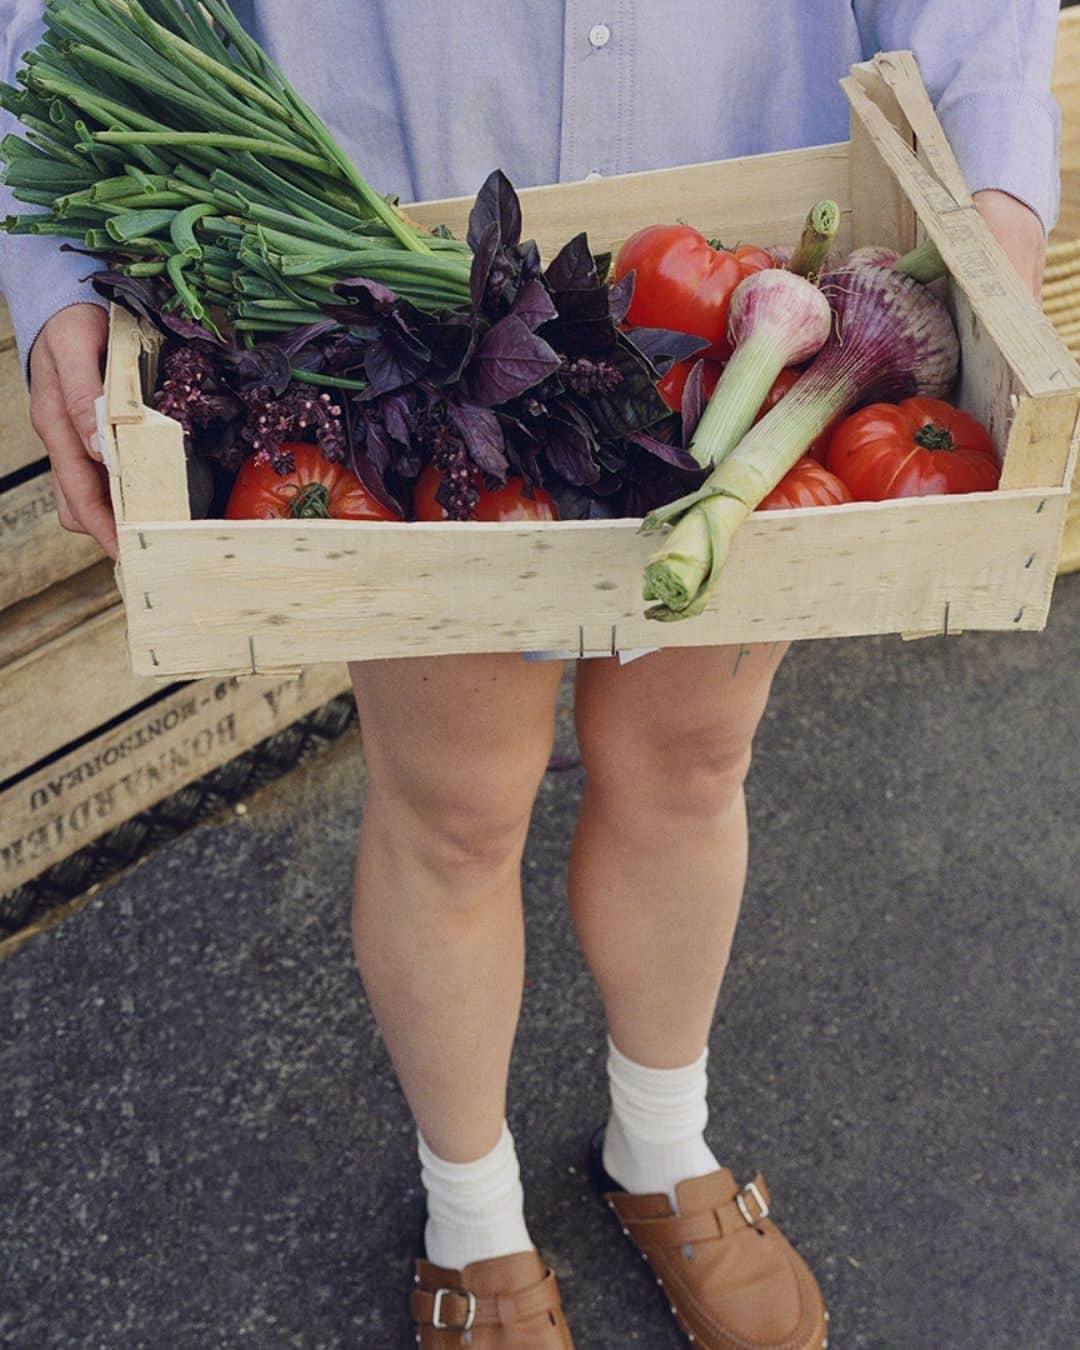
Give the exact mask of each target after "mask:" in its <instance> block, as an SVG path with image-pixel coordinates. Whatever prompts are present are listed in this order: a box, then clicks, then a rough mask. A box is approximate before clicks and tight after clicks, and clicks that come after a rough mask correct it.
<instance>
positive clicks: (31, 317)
mask: <svg viewBox="0 0 1080 1350" xmlns="http://www.w3.org/2000/svg"><path fill="white" fill-rule="evenodd" d="M8 303H9V307H10V309H11V326H12V328H13V329H14V330H15V345H16V346H17V347H18V349H19V355H20V356H21V357H22V369H23V376H24V378H25V379H26V382H27V384H29V383H30V348H31V347H32V346H33V345H34V343H35V342H36V341H37V336H38V334H39V333H40V332H41V330H42V329H43V328H44V327H45V325H46V324H47V323H48V322H49V320H50V319H51V318H52V316H53V315H54V314H59V313H60V311H61V310H62V309H67V308H68V306H69V305H98V306H99V307H100V308H101V309H105V310H107V309H108V308H109V303H108V301H107V300H103V299H102V298H101V296H100V295H98V293H97V291H95V290H94V288H93V287H92V286H91V285H90V284H89V282H87V283H85V284H84V283H80V282H76V283H75V284H74V285H73V286H70V287H65V288H63V289H61V290H59V291H53V292H51V293H50V294H48V295H41V296H35V297H34V299H32V300H27V299H25V298H24V297H22V296H20V297H17V298H16V297H14V296H12V297H10V298H9V302H8Z"/></svg>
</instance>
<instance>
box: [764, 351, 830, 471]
mask: <svg viewBox="0 0 1080 1350" xmlns="http://www.w3.org/2000/svg"><path fill="white" fill-rule="evenodd" d="M801 374H802V371H800V370H797V369H796V368H795V367H794V366H788V367H787V368H786V369H785V370H782V371H781V372H780V374H779V375H777V377H776V379H775V380H773V382H772V388H771V389H770V390H769V392H768V393H767V394H766V395H765V402H764V403H763V404H762V405H761V408H760V409H759V411H758V415H757V417H755V418H754V421H755V422H760V421H761V419H762V418H763V417H764V416H765V414H766V413H767V412H768V411H769V409H770V408H771V407H772V406H773V404H774V403H779V402H780V400H781V399H782V398H783V397H784V395H785V394H786V393H787V392H788V391H789V390H790V388H791V386H792V385H793V384H794V383H795V381H796V380H797V379H798V378H799V376H800V375H801ZM842 420H843V414H842V413H841V415H840V416H839V417H835V418H833V420H832V421H831V422H830V423H829V425H828V426H827V427H826V428H825V430H824V431H823V432H822V433H821V435H820V436H818V437H816V438H815V439H814V440H812V441H811V442H810V444H809V445H808V446H807V448H806V453H807V454H808V455H809V456H810V458H811V459H816V460H817V462H818V463H819V464H824V463H825V452H826V451H827V450H828V448H829V437H830V436H831V435H832V433H833V428H834V427H836V426H838V425H839V423H840V422H841V421H842Z"/></svg>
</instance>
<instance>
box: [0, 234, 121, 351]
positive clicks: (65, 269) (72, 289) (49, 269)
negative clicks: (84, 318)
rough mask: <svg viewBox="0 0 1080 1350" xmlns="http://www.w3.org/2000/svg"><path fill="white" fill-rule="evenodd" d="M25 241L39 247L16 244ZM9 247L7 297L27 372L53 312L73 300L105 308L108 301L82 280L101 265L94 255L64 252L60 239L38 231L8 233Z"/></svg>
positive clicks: (5, 270) (5, 276)
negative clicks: (38, 235)
mask: <svg viewBox="0 0 1080 1350" xmlns="http://www.w3.org/2000/svg"><path fill="white" fill-rule="evenodd" d="M2 237H3V236H0V238H2ZM24 242H25V243H26V244H34V245H38V246H39V247H36V248H27V249H25V250H24V249H22V248H19V247H17V245H20V244H23V243H24ZM4 251H5V254H6V256H5V257H4V266H3V284H4V292H5V298H6V300H7V302H8V308H9V309H10V311H11V324H12V328H13V329H14V331H15V343H16V346H17V347H18V349H19V355H20V357H21V358H22V368H23V371H24V372H26V371H28V370H29V361H30V349H31V347H33V345H34V342H35V340H36V339H37V335H38V334H39V333H40V332H41V330H42V328H43V327H44V326H45V324H46V323H47V322H48V321H49V319H51V318H52V316H53V315H54V314H57V313H59V311H60V310H62V309H67V308H68V306H69V305H83V304H91V305H100V306H101V308H103V309H107V308H108V306H107V304H106V302H105V301H104V300H103V299H102V298H101V296H99V295H98V294H97V292H96V291H95V290H94V288H93V287H92V286H91V285H90V283H89V282H88V281H83V280H82V278H83V277H85V276H86V275H87V273H89V272H93V271H94V270H95V267H97V266H99V264H95V262H94V260H93V259H92V258H80V257H76V256H72V255H70V254H65V253H61V252H59V250H58V249H57V247H56V241H55V240H53V239H49V238H40V239H39V238H35V237H34V236H33V235H28V236H23V235H17V236H14V237H12V238H9V239H6V240H5V241H4Z"/></svg>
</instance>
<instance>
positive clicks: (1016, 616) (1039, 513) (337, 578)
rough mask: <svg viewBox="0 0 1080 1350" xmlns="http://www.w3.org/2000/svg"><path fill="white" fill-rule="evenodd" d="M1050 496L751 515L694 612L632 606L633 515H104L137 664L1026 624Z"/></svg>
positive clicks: (1041, 592)
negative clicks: (135, 520) (496, 519)
mask: <svg viewBox="0 0 1080 1350" xmlns="http://www.w3.org/2000/svg"><path fill="white" fill-rule="evenodd" d="M1066 497H1067V494H1066V492H1065V490H1064V489H1062V488H1058V489H1055V490H1049V491H1047V492H1016V493H1002V492H998V493H985V494H975V495H972V496H968V497H950V498H933V499H924V500H922V501H916V502H912V501H897V502H881V503H863V504H857V505H852V506H843V507H831V508H816V509H810V510H804V511H775V512H768V513H762V514H760V515H756V516H753V517H751V519H750V520H749V521H748V522H747V524H746V525H745V526H744V527H743V529H742V530H741V531H740V532H739V534H738V536H737V537H736V540H735V545H734V548H733V550H732V555H731V558H730V560H729V562H728V564H727V566H726V567H725V569H724V571H723V573H722V575H721V578H720V582H719V585H718V587H717V591H716V594H715V596H714V598H713V601H712V603H711V605H710V607H709V609H708V611H707V612H706V613H705V614H704V615H702V616H701V617H700V618H697V619H694V620H692V621H686V622H681V623H672V624H665V623H656V622H654V621H649V620H646V619H645V617H644V609H645V605H644V603H643V602H642V600H641V598H640V587H641V576H642V568H643V565H644V561H645V558H646V557H647V555H648V554H649V552H650V551H651V550H652V549H653V548H654V547H655V540H653V539H650V538H648V537H645V536H642V535H640V534H638V533H637V522H635V521H615V522H570V521H568V522H560V523H555V524H545V525H536V524H530V525H478V524H465V525H454V524H442V525H423V526H418V525H407V526H403V525H395V524H388V525H383V524H365V523H356V522H343V521H320V522H319V523H318V525H317V526H311V525H298V524H295V523H293V522H289V521H250V522H247V521H245V522H215V523H214V525H213V527H209V526H207V525H206V524H202V523H193V524H187V525H183V524H181V525H143V526H140V527H138V528H135V527H129V526H125V527H123V528H122V532H121V534H122V538H121V547H122V549H123V550H124V559H125V561H124V570H125V576H126V583H127V586H128V588H129V596H130V597H131V607H130V611H129V639H130V643H131V648H132V653H133V657H134V660H135V662H136V668H137V669H138V670H139V671H140V673H143V674H156V675H158V676H165V675H171V676H177V675H184V674H187V673H189V672H191V671H192V670H207V669H211V670H249V671H258V670H260V669H262V668H264V667H277V666H287V665H290V664H301V663H309V662H313V661H317V660H330V661H345V660H363V659H367V658H374V657H382V656H389V655H399V656H408V655H436V654H445V653H450V652H477V651H522V650H528V649H531V648H540V649H578V648H580V649H581V650H583V651H588V652H601V651H611V650H612V648H613V647H618V648H629V647H640V646H681V645H689V646H698V645H703V644H709V643H729V642H747V641H752V640H761V641H778V640H782V639H787V638H792V637H799V638H808V637H835V636H842V635H849V634H855V633H888V632H901V631H920V630H926V629H930V628H932V627H934V625H935V624H937V623H938V621H939V619H940V618H941V616H943V615H944V613H945V609H946V606H949V609H950V614H951V623H952V624H953V626H954V627H957V628H969V629H972V628H1000V629H1015V628H1038V627H1041V626H1042V624H1043V623H1044V621H1045V617H1046V609H1047V604H1048V600H1049V592H1050V586H1051V583H1052V578H1053V572H1054V561H1055V552H1056V546H1057V543H1058V540H1059V537H1060V533H1061V526H1062V522H1063V520H1064V514H1065V503H1066Z"/></svg>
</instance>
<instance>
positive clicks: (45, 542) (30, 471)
mask: <svg viewBox="0 0 1080 1350" xmlns="http://www.w3.org/2000/svg"><path fill="white" fill-rule="evenodd" d="M102 556H103V554H102V552H101V549H100V548H98V546H97V544H95V543H94V541H93V540H92V539H90V538H89V537H88V536H87V535H85V534H69V533H68V532H67V530H64V529H62V528H61V526H60V522H59V520H58V519H57V516H56V497H55V495H54V493H53V486H52V475H51V474H50V473H49V464H48V460H47V459H46V458H45V451H44V448H43V447H42V444H41V442H40V441H39V440H38V438H37V436H36V435H35V434H34V431H33V429H32V427H31V426H30V416H29V406H28V400H27V396H26V384H25V381H24V380H23V374H22V370H21V369H20V367H19V354H18V352H17V351H16V349H15V338H14V336H13V334H12V331H11V322H10V319H9V317H8V313H7V310H6V309H5V308H4V307H3V305H2V304H0V609H4V608H5V607H6V606H8V605H13V604H15V603H16V602H17V601H19V600H22V599H24V598H25V597H26V596H29V595H36V594H37V593H38V592H39V591H43V590H45V589H46V588H47V587H49V586H52V585H53V584H54V583H55V582H57V581H62V580H63V579H64V578H65V577H70V576H73V575H74V574H75V573H76V572H81V571H82V569H83V568H84V567H89V566H90V565H91V564H92V563H94V562H96V561H97V560H98V559H99V558H101V557H102Z"/></svg>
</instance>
